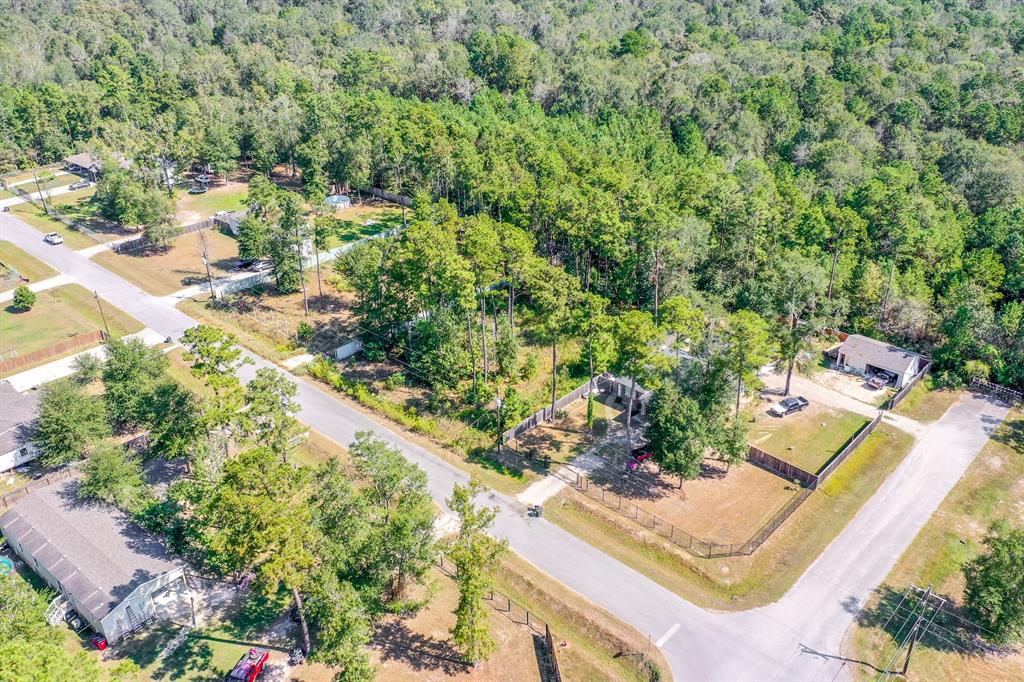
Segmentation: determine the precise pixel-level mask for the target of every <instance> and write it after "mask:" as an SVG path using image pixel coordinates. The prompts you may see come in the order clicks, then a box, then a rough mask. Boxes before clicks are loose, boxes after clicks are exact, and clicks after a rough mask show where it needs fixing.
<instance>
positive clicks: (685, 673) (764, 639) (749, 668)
mask: <svg viewBox="0 0 1024 682" xmlns="http://www.w3.org/2000/svg"><path fill="white" fill-rule="evenodd" d="M0 239H6V240H9V241H12V242H14V243H15V244H16V245H17V246H18V247H19V248H21V249H23V250H24V251H26V252H28V253H30V254H32V255H33V256H35V257H37V258H39V259H40V260H42V261H44V262H46V263H48V264H49V265H51V266H52V267H54V268H56V269H57V270H58V271H60V272H61V273H64V274H66V275H68V276H70V277H71V278H73V279H74V280H75V281H77V282H79V283H81V284H82V285H84V286H86V287H88V288H89V289H93V290H96V291H97V292H99V294H100V295H101V296H102V297H103V298H105V299H107V300H108V301H110V302H111V303H113V304H114V305H116V306H118V307H119V308H121V309H122V310H124V311H125V312H127V313H128V314H130V315H132V316H134V317H135V318H137V319H138V320H139V321H141V322H142V323H143V324H145V325H147V326H149V327H152V328H153V329H155V330H157V331H159V332H160V333H161V334H166V335H167V336H169V337H172V338H177V337H179V336H180V335H181V334H182V333H183V332H184V331H185V330H186V329H187V328H189V327H192V326H194V325H195V324H197V322H196V321H195V320H193V319H192V318H190V317H188V316H187V315H185V314H184V313H182V312H181V311H179V310H177V309H176V308H174V307H173V306H171V305H170V304H169V303H167V302H166V301H163V300H161V299H159V298H157V297H155V296H151V295H149V294H147V293H145V292H144V291H142V290H141V289H139V288H138V287H136V286H134V285H133V284H130V283H129V282H127V281H125V280H123V279H122V278H120V277H119V276H117V275H115V274H113V273H111V272H110V271H108V270H106V269H104V268H102V267H101V266H99V265H97V264H96V263H94V262H93V261H91V260H89V259H88V258H87V257H85V256H83V255H81V254H79V253H76V252H75V251H72V250H70V249H68V248H67V247H65V246H56V247H55V246H49V245H47V244H45V243H44V242H43V241H42V235H41V234H40V233H39V232H38V231H36V230H34V229H33V228H31V227H30V226H28V225H26V224H25V223H23V222H21V221H20V220H18V219H15V218H12V217H11V216H10V215H9V214H3V213H0ZM249 355H250V357H252V358H253V360H254V362H255V363H256V364H255V365H251V366H248V367H245V368H243V371H242V372H241V374H242V378H243V380H248V379H249V378H251V376H252V375H253V374H254V373H255V370H256V369H257V368H259V367H275V368H276V369H279V370H281V368H280V367H277V366H276V365H273V364H272V363H270V362H268V361H266V360H263V359H262V358H259V357H256V356H255V355H252V354H251V353H250V354H249ZM281 371H284V370H281ZM285 374H287V372H285ZM292 379H293V380H295V382H296V384H297V385H298V387H299V395H298V401H299V403H300V404H301V405H302V409H301V412H300V413H299V418H300V419H301V420H303V421H304V422H306V423H307V424H309V425H310V426H313V427H315V428H316V429H318V430H320V431H322V432H323V433H324V434H326V435H327V436H329V437H331V438H333V439H335V440H337V441H338V442H341V443H348V442H351V440H352V439H353V437H354V435H355V432H356V431H360V430H372V431H374V432H376V433H377V434H378V435H379V436H381V437H382V438H384V439H385V440H387V441H389V442H391V443H392V444H394V445H395V446H396V447H398V448H399V449H400V450H401V451H402V452H403V454H404V455H405V456H406V457H407V458H408V459H409V460H410V461H412V462H415V463H416V464H417V465H419V466H420V467H422V468H423V470H424V471H425V472H426V473H427V476H428V479H429V486H430V491H431V494H432V495H433V497H434V499H435V500H437V501H438V502H439V503H441V504H442V505H443V501H444V498H445V497H447V496H448V495H450V493H451V490H452V486H453V485H454V484H455V483H461V482H465V481H466V480H467V475H466V474H465V473H464V472H463V471H461V470H459V469H457V468H455V467H453V466H452V465H450V464H448V463H446V462H444V461H442V460H441V459H439V458H438V457H436V456H435V455H433V454H431V453H430V452H429V451H427V450H425V449H424V448H422V447H420V446H418V445H416V444H415V443H413V442H410V441H408V440H406V439H405V438H403V437H402V435H401V434H399V433H396V432H395V431H392V430H391V429H389V428H388V427H386V426H384V425H382V424H380V423H379V422H377V421H375V420H373V419H371V418H370V417H368V416H366V415H365V414H363V413H361V412H358V411H356V410H355V409H353V408H351V407H349V406H347V405H345V404H344V403H341V402H339V401H338V400H336V399H335V398H333V397H331V396H330V395H328V394H327V393H325V392H323V391H321V390H320V389H319V388H318V387H317V386H314V385H312V384H310V383H309V382H306V381H301V380H298V379H296V378H295V377H292ZM1006 411H1007V409H1006V407H1005V406H1002V405H1000V404H998V403H996V402H993V401H990V400H988V399H985V398H980V397H968V398H965V399H963V400H961V401H960V402H959V403H957V404H956V405H954V406H953V407H952V408H951V409H950V410H949V412H947V413H946V414H945V415H944V416H943V417H942V419H940V420H939V421H938V422H936V423H935V424H933V425H932V426H931V427H929V428H928V429H927V431H926V432H925V433H924V435H923V436H922V438H921V439H920V440H919V441H918V443H917V444H916V445H915V447H914V449H913V450H912V451H911V453H910V454H909V455H908V456H907V458H906V459H905V460H904V461H903V462H902V463H901V464H900V466H899V467H898V468H897V469H896V471H895V472H894V473H893V474H892V475H891V476H890V477H889V479H888V480H887V481H886V482H885V483H884V484H883V485H882V487H881V488H880V489H879V491H878V492H877V493H876V494H875V495H874V497H872V498H871V499H870V500H869V501H868V502H867V504H865V506H864V507H863V509H861V511H860V513H859V514H858V515H857V517H856V518H855V519H854V520H853V521H852V522H851V523H850V524H849V525H848V526H847V527H846V528H845V529H844V530H843V532H842V533H841V534H840V535H839V536H838V537H837V538H836V539H835V540H834V541H833V542H832V544H831V545H829V547H828V548H827V549H826V550H825V551H824V552H823V553H822V555H821V556H820V557H819V558H818V559H817V561H815V562H814V564H813V565H812V566H811V567H810V568H809V569H808V570H807V572H806V573H805V574H804V575H803V576H802V577H801V578H800V580H799V581H798V582H797V584H796V585H795V586H794V587H793V588H792V589H791V590H790V591H789V593H787V594H786V596H785V597H783V598H782V599H781V600H780V601H779V602H777V603H775V604H772V605H770V606H766V607H762V608H758V609H753V610H750V611H745V612H741V613H715V612H711V611H707V610H705V609H702V608H699V607H697V606H694V605H693V604H690V603H689V602H687V601H685V600H684V599H682V598H681V597H679V596H678V595H676V594H675V593H673V592H671V591H669V590H667V589H665V588H664V587H662V586H660V585H658V584H657V583H655V582H653V581H651V580H650V579H648V578H646V577H644V576H643V575H641V574H640V573H637V572H636V571H634V570H633V569H631V568H629V567H627V566H625V565H623V564H621V563H619V562H618V561H616V560H615V559H612V558H611V557H609V556H608V555H606V554H604V553H602V552H600V551H599V550H597V549H594V548H593V547H591V546H590V545H588V544H587V543H586V542H584V541H583V540H581V539H579V538H577V537H575V536H573V535H571V534H569V533H567V532H565V531H563V530H562V529H561V528H559V527H557V526H555V525H552V524H550V523H548V522H547V521H544V520H537V519H529V518H527V517H526V516H525V514H524V508H523V505H522V504H520V503H518V502H516V501H515V500H513V499H512V498H510V497H508V496H506V495H503V494H500V493H497V492H493V491H492V492H488V493H485V495H484V497H486V498H488V499H487V502H488V503H489V504H493V505H496V506H498V507H499V508H500V509H501V512H502V513H501V514H499V516H498V519H497V521H496V524H495V530H496V534H497V535H500V536H503V537H505V538H507V539H508V541H509V544H510V546H511V548H512V549H513V550H514V551H515V552H516V553H517V554H519V555H520V556H522V557H524V558H525V559H527V560H528V561H530V562H532V563H533V564H535V565H536V566H537V567H538V568H540V569H542V570H544V571H545V572H547V573H548V574H550V575H551V576H553V577H554V578H556V579H558V580H560V581H562V582H563V583H565V584H566V585H568V586H569V587H571V588H573V589H574V590H576V591H577V592H579V593H581V594H583V595H584V596H586V597H587V598H589V599H591V600H592V601H594V602H595V603H597V604H599V605H601V606H603V607H604V608H606V609H608V610H609V611H611V612H612V613H614V614H615V615H616V616H618V617H619V618H621V619H622V620H624V621H626V622H628V623H630V624H631V625H633V626H634V627H636V628H637V629H639V630H640V631H641V632H643V633H647V634H648V635H650V637H651V640H652V641H654V642H656V643H658V645H659V646H660V647H661V649H662V651H663V652H664V654H665V656H666V657H667V658H668V661H669V664H670V665H671V666H672V672H673V675H674V677H675V679H677V680H815V681H817V680H834V679H846V678H847V677H848V676H847V673H846V670H845V666H846V665H848V663H847V662H845V661H843V660H842V659H841V657H840V647H841V644H842V639H843V636H844V634H845V632H846V630H847V629H848V628H849V626H850V624H851V623H852V622H853V619H854V617H855V615H856V613H857V610H858V609H859V607H860V605H861V604H863V603H864V601H865V600H866V599H867V598H868V597H869V596H870V593H871V590H872V589H874V588H875V587H876V586H877V585H878V584H879V583H880V582H881V581H882V580H883V579H884V578H885V576H886V574H887V573H888V572H889V569H890V568H891V567H892V565H893V564H894V563H895V562H896V560H897V559H898V558H899V557H900V555H901V554H902V553H903V551H904V550H905V549H906V548H907V546H908V545H909V544H910V542H911V541H912V540H913V539H914V536H915V535H916V534H917V532H918V530H920V528H921V527H922V526H923V525H924V524H925V522H926V521H927V520H928V518H929V517H930V516H931V514H932V512H933V511H934V510H935V509H936V507H938V505H939V503H940V502H941V501H942V499H943V498H944V497H945V496H946V494H947V493H948V492H949V490H950V489H951V488H952V487H953V486H954V485H955V484H956V482H957V481H958V480H959V479H960V477H961V476H962V475H963V473H964V472H965V471H966V469H967V467H968V466H969V465H970V463H971V462H972V461H973V459H974V457H975V455H977V453H978V451H979V450H980V449H981V447H982V446H983V445H984V443H985V441H986V440H988V438H989V436H990V434H991V433H992V431H993V430H994V429H995V428H996V427H997V426H998V425H999V423H1000V422H1001V421H1002V419H1003V417H1004V416H1005V414H1006Z"/></svg>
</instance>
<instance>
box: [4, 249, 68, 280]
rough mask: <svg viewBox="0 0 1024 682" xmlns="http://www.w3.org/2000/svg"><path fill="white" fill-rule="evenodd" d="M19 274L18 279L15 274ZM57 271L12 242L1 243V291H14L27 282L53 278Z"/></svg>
mask: <svg viewBox="0 0 1024 682" xmlns="http://www.w3.org/2000/svg"><path fill="white" fill-rule="evenodd" d="M12 271H13V272H17V273H18V275H20V276H21V278H20V279H19V278H18V277H16V276H14V274H13V272H12ZM56 274H57V271H56V270H54V269H53V268H51V267H50V266H49V265H47V264H46V263H44V262H42V261H41V260H39V259H37V258H33V257H32V256H30V255H29V254H27V253H25V252H24V251H22V250H21V249H19V248H18V247H17V246H15V245H14V244H12V243H11V242H6V241H0V291H7V290H9V289H13V288H15V287H17V286H18V285H20V284H25V283H27V282H38V281H40V280H44V279H47V278H48V277H53V276H54V275H56Z"/></svg>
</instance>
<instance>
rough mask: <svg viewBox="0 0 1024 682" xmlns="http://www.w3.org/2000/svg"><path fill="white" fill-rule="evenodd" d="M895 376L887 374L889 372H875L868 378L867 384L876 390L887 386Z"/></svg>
mask: <svg viewBox="0 0 1024 682" xmlns="http://www.w3.org/2000/svg"><path fill="white" fill-rule="evenodd" d="M895 378H896V377H894V376H893V375H892V374H889V372H875V374H874V375H873V376H872V377H870V378H869V379H868V386H870V387H871V388H873V389H875V390H876V391H877V390H879V389H882V388H885V387H886V386H888V385H889V383H890V382H891V381H892V380H893V379H895Z"/></svg>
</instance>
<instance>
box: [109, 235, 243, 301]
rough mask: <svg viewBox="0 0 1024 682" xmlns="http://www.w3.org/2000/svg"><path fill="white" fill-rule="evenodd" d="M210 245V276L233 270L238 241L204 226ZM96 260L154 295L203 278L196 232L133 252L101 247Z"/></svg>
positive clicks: (164, 293) (179, 288)
mask: <svg viewBox="0 0 1024 682" xmlns="http://www.w3.org/2000/svg"><path fill="white" fill-rule="evenodd" d="M202 234H204V235H206V239H207V242H208V244H209V247H210V270H211V272H212V273H213V277H214V279H216V278H218V277H225V276H227V275H230V274H233V273H234V270H233V269H232V264H233V262H234V260H235V259H236V258H237V257H238V242H237V241H235V240H234V239H233V238H232V237H229V236H227V235H225V234H222V233H221V232H217V231H216V230H205V231H204V232H203V233H202ZM93 260H95V261H96V262H97V263H99V264H100V265H102V266H103V267H105V268H107V269H108V270H110V271H111V272H115V273H117V274H118V275H120V276H121V277H124V278H125V279H127V280H128V281H130V282H132V283H134V284H136V285H137V286H138V287H139V288H141V289H142V290H143V291H147V292H149V293H151V294H154V295H156V296H165V295H167V294H173V293H174V292H175V291H179V290H181V289H184V288H185V287H188V286H191V285H193V284H200V283H204V282H206V268H205V267H204V265H203V258H202V249H201V245H200V233H199V232H193V233H191V234H185V235H182V236H180V237H178V238H177V239H175V240H174V241H173V242H172V243H171V246H170V248H169V249H167V250H166V251H164V250H162V249H152V250H149V249H143V250H140V251H135V252H133V253H115V252H113V251H103V252H102V253H99V254H97V255H96V256H94V257H93Z"/></svg>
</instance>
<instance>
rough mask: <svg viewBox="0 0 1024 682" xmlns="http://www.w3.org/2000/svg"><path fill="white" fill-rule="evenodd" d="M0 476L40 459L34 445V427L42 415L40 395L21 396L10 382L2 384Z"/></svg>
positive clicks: (0, 390)
mask: <svg viewBox="0 0 1024 682" xmlns="http://www.w3.org/2000/svg"><path fill="white" fill-rule="evenodd" d="M0 406H2V407H3V409H0V472H2V471H7V470H8V469H13V468H14V467H17V466H21V465H22V464H24V463H25V462H28V461H30V460H33V459H35V458H36V457H38V456H39V450H38V448H36V445H35V443H33V442H32V426H33V424H34V423H35V420H36V415H38V413H39V392H38V391H36V390H34V389H33V390H31V391H28V392H26V393H18V391H16V390H15V389H14V387H13V386H12V385H11V382H9V381H0Z"/></svg>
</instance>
